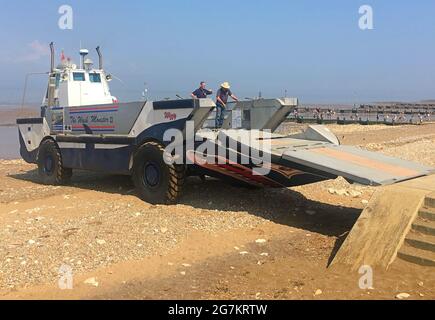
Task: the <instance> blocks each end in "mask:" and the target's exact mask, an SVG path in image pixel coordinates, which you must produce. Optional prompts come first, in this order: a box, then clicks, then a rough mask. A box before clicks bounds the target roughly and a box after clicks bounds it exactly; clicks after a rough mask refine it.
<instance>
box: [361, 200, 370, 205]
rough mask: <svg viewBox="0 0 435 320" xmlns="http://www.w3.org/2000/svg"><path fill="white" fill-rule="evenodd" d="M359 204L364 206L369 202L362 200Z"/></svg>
mask: <svg viewBox="0 0 435 320" xmlns="http://www.w3.org/2000/svg"><path fill="white" fill-rule="evenodd" d="M361 203H362V204H364V205H367V204H369V201H368V200H362V201H361Z"/></svg>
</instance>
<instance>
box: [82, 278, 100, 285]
mask: <svg viewBox="0 0 435 320" xmlns="http://www.w3.org/2000/svg"><path fill="white" fill-rule="evenodd" d="M84 284H88V285H90V286H94V287H98V284H99V283H98V281H97V279H96V278H95V277H92V278H89V279H86V280H85V281H84Z"/></svg>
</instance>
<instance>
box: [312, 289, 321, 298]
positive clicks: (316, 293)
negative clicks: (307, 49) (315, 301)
mask: <svg viewBox="0 0 435 320" xmlns="http://www.w3.org/2000/svg"><path fill="white" fill-rule="evenodd" d="M322 293H323V291H322V290H320V289H317V290H316V292H314V295H315V296H320V295H321V294H322Z"/></svg>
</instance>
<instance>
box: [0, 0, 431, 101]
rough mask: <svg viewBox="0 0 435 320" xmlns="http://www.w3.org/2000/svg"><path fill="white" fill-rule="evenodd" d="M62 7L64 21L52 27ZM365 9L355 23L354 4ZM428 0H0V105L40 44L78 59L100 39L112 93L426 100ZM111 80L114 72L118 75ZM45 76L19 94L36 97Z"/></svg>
mask: <svg viewBox="0 0 435 320" xmlns="http://www.w3.org/2000/svg"><path fill="white" fill-rule="evenodd" d="M62 5H69V6H71V8H72V9H73V23H72V26H73V29H72V30H62V29H60V28H59V26H58V22H59V19H60V18H61V16H62V14H59V12H58V10H59V7H60V6H62ZM362 5H370V6H371V7H372V9H373V27H374V29H373V30H361V29H360V28H359V20H360V17H361V14H360V13H359V8H360V6H362ZM434 12H435V1H433V0H420V1H410V0H409V1H404V0H396V1H386V0H361V1H357V0H341V1H340V0H331V1H324V0H317V1H313V0H303V1H302V0H300V1H296V0H293V1H291V0H286V1H285V0H269V1H258V0H251V1H247V0H239V1H236V0H233V1H229V0H220V1H197V0H183V1H180V0H178V1H176V0H173V1H169V0H141V1H140V0H125V1H119V0H118V1H114V0H106V1H91V0H87V1H73V0H69V1H68V0H62V1H51V0H44V1H37V0H27V1H21V0H14V1H10V0H8V1H5V0H0V43H1V46H0V71H1V75H2V76H1V78H0V103H3V104H5V103H19V102H20V101H21V96H22V91H23V87H24V78H25V75H26V73H29V72H45V71H48V69H49V51H48V44H49V43H50V42H51V41H53V42H55V46H56V59H57V60H58V59H59V56H60V51H61V50H62V49H63V50H64V51H65V54H66V55H67V56H70V57H71V58H72V59H73V60H75V61H76V62H77V63H78V62H79V57H78V51H79V49H80V44H81V45H82V47H84V48H87V49H89V50H90V52H91V55H90V57H91V59H93V60H94V62H97V60H98V59H97V56H96V54H95V50H94V48H95V47H96V46H98V45H99V46H100V47H101V48H102V51H103V54H104V60H105V69H107V71H108V72H110V73H111V74H113V75H114V76H115V77H116V79H115V80H113V81H112V82H111V89H112V94H113V95H114V96H117V97H118V98H119V99H120V100H121V101H132V100H138V99H140V98H141V93H142V91H143V88H144V84H145V83H146V86H147V88H148V96H149V98H150V99H162V98H167V97H168V98H175V95H176V94H179V95H180V96H183V97H186V96H188V95H189V94H190V92H192V91H193V90H194V89H195V88H196V87H197V86H198V83H199V82H200V81H202V80H204V81H206V82H207V84H208V86H209V87H210V88H211V89H213V90H216V89H217V88H218V87H219V84H220V83H221V82H224V81H229V82H230V83H231V85H232V89H233V92H234V93H235V94H236V95H237V96H239V98H245V97H254V96H257V95H258V93H259V91H261V93H262V96H263V97H281V96H284V95H285V93H287V96H292V97H298V98H299V99H300V101H301V103H358V102H372V101H399V100H402V101H417V100H424V99H434V98H435V78H434V76H435V19H434ZM118 79H119V80H118ZM45 86H46V78H45V76H32V77H31V78H30V81H29V89H28V92H27V97H26V102H28V103H39V102H40V101H41V100H42V95H43V93H44V89H45Z"/></svg>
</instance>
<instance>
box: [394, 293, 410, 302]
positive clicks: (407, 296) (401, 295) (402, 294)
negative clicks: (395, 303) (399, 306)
mask: <svg viewBox="0 0 435 320" xmlns="http://www.w3.org/2000/svg"><path fill="white" fill-rule="evenodd" d="M410 296H411V295H410V294H409V293H406V292H403V293H399V294H398V295H397V296H396V299H399V300H403V299H408V298H409V297H410Z"/></svg>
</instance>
